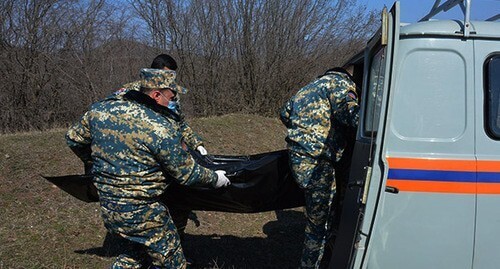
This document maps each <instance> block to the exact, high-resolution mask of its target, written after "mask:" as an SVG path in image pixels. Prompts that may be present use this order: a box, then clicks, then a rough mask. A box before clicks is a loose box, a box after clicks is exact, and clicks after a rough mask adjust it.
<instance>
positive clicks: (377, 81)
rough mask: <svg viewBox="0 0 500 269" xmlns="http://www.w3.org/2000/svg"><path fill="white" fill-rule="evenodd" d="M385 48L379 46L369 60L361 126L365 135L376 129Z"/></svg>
mask: <svg viewBox="0 0 500 269" xmlns="http://www.w3.org/2000/svg"><path fill="white" fill-rule="evenodd" d="M385 50H386V47H383V48H380V49H379V50H378V51H376V52H375V53H374V54H373V56H372V58H371V60H370V68H369V74H368V83H367V93H366V110H365V115H364V128H363V130H364V135H365V136H370V135H371V134H375V132H376V131H377V129H378V121H379V117H380V107H381V105H382V90H383V88H384V74H385V58H386V57H385Z"/></svg>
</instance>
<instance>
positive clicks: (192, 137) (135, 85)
mask: <svg viewBox="0 0 500 269" xmlns="http://www.w3.org/2000/svg"><path fill="white" fill-rule="evenodd" d="M140 84H141V83H140V81H134V82H131V83H127V84H125V85H123V86H122V87H121V89H120V90H121V91H127V90H135V91H139V87H140ZM177 98H179V95H177ZM177 114H178V116H179V118H180V121H179V123H178V124H179V128H180V131H181V133H182V139H183V141H184V142H185V143H186V145H187V146H188V147H189V148H190V149H193V150H195V149H196V148H197V147H198V146H202V145H203V140H202V139H201V137H200V136H199V135H198V134H197V133H195V132H194V131H193V129H191V127H190V126H189V124H188V123H187V121H186V120H185V117H184V114H183V113H182V110H181V108H180V104H179V108H178V109H177Z"/></svg>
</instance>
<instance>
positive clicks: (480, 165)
mask: <svg viewBox="0 0 500 269" xmlns="http://www.w3.org/2000/svg"><path fill="white" fill-rule="evenodd" d="M477 171H478V172H500V162H499V161H477Z"/></svg>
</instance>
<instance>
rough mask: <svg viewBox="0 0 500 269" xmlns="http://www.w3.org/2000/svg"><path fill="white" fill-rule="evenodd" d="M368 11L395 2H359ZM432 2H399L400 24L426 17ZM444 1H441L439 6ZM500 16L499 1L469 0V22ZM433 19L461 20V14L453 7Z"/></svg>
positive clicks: (388, 7) (372, 0) (401, 0)
mask: <svg viewBox="0 0 500 269" xmlns="http://www.w3.org/2000/svg"><path fill="white" fill-rule="evenodd" d="M359 1H360V2H361V3H364V4H365V5H366V6H367V7H368V8H369V9H375V10H382V8H383V7H384V5H385V6H387V9H390V8H391V7H392V4H393V3H394V2H395V0H359ZM434 2H435V1H434V0H400V7H401V14H400V16H401V22H409V23H411V22H417V21H418V20H420V19H421V18H422V17H424V16H425V15H427V14H428V13H429V11H430V10H431V8H432V6H433V5H434ZM444 2H446V0H441V4H442V3H444ZM496 14H500V0H471V20H485V19H487V18H490V17H493V15H496ZM434 18H435V19H462V20H463V13H462V10H461V9H460V7H459V6H456V7H453V8H452V9H450V10H449V11H447V12H444V13H442V14H438V15H437V16H435V17H434Z"/></svg>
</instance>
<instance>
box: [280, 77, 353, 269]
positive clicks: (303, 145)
mask: <svg viewBox="0 0 500 269" xmlns="http://www.w3.org/2000/svg"><path fill="white" fill-rule="evenodd" d="M333 70H339V69H338V68H334V69H331V70H329V71H327V72H326V73H325V74H324V75H323V76H321V77H319V78H318V79H316V80H315V81H313V82H311V83H310V84H308V85H306V86H305V87H303V88H302V89H300V90H299V91H298V92H297V94H296V95H295V96H293V97H292V98H291V99H290V100H289V101H288V102H287V103H286V104H285V106H284V107H283V109H282V111H281V115H280V116H281V121H282V122H283V123H284V124H285V126H286V127H287V128H288V135H287V138H286V141H287V145H288V150H289V155H290V167H291V169H292V173H293V176H294V178H295V180H296V181H297V183H298V184H299V185H300V187H301V188H303V189H304V192H305V201H306V203H305V214H306V218H307V222H306V228H305V241H304V247H303V252H302V259H301V267H302V268H319V266H320V262H321V259H322V256H323V252H324V247H325V243H326V241H327V240H328V237H329V235H330V234H329V233H330V232H331V231H330V229H331V222H332V220H333V212H332V210H331V205H332V201H333V196H334V194H335V169H334V162H337V161H339V160H340V159H341V157H342V153H343V151H344V149H345V147H346V131H345V130H347V129H348V128H349V126H351V127H356V126H357V123H358V110H359V107H358V103H357V97H356V92H355V89H356V88H355V85H354V82H352V80H351V79H350V78H349V76H348V75H347V74H346V73H343V72H336V71H333Z"/></svg>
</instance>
